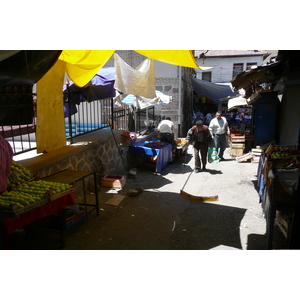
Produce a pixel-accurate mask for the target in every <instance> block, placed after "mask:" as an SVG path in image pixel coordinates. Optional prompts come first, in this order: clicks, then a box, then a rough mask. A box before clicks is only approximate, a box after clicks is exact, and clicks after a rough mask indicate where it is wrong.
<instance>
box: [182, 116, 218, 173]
mask: <svg viewBox="0 0 300 300" xmlns="http://www.w3.org/2000/svg"><path fill="white" fill-rule="evenodd" d="M186 140H187V141H188V142H189V143H192V145H193V147H194V158H195V169H194V172H195V173H198V172H200V171H201V161H202V170H203V171H204V170H206V163H207V151H208V146H209V144H210V142H211V141H212V136H211V134H210V131H209V130H208V126H206V125H203V121H201V120H199V121H197V122H196V124H195V126H193V127H192V128H191V129H189V131H188V133H187V136H186ZM199 151H200V154H201V161H200V156H199Z"/></svg>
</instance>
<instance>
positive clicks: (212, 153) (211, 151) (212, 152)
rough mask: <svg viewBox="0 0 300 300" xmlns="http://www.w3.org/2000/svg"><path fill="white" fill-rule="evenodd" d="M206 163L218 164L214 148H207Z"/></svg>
mask: <svg viewBox="0 0 300 300" xmlns="http://www.w3.org/2000/svg"><path fill="white" fill-rule="evenodd" d="M208 162H209V163H213V162H214V163H218V162H219V156H218V152H217V149H216V147H213V146H209V147H208Z"/></svg>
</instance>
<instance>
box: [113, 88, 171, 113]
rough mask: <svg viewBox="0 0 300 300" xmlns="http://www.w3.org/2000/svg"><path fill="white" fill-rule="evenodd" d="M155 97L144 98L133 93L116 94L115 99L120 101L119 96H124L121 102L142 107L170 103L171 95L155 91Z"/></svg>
mask: <svg viewBox="0 0 300 300" xmlns="http://www.w3.org/2000/svg"><path fill="white" fill-rule="evenodd" d="M155 93H156V97H155V98H145V97H140V96H135V95H118V96H117V97H116V98H115V99H116V100H117V101H121V100H120V98H121V97H125V98H124V99H123V100H122V101H121V102H122V103H124V104H127V105H133V106H135V107H137V108H140V109H144V108H147V107H149V106H152V105H162V104H170V103H172V96H168V95H165V94H163V93H162V92H160V91H155Z"/></svg>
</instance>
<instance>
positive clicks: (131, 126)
mask: <svg viewBox="0 0 300 300" xmlns="http://www.w3.org/2000/svg"><path fill="white" fill-rule="evenodd" d="M1 92H2V93H1ZM22 92H25V93H26V97H25V98H26V100H22V99H23V98H24V97H23V96H22V97H17V100H16V97H15V96H14V97H8V96H7V91H5V93H4V91H0V97H1V99H0V100H1V101H0V134H1V135H2V136H3V137H4V138H5V139H7V140H8V141H9V143H10V144H11V146H12V148H13V152H14V155H17V154H21V153H24V152H27V151H31V150H35V149H36V135H35V130H36V114H35V99H34V98H35V95H34V94H32V93H28V91H22ZM14 93H15V91H14ZM25 98H24V99H25ZM3 99H4V100H5V101H4V100H3ZM29 100H30V101H29ZM64 114H65V132H66V138H67V140H69V141H70V143H73V138H74V137H76V136H80V135H83V134H87V133H89V132H92V131H95V130H99V129H102V128H108V127H110V128H112V129H118V130H129V131H133V132H137V133H141V132H142V131H143V130H145V129H146V128H147V122H145V120H154V121H155V125H157V124H158V122H159V117H157V116H155V108H154V106H151V107H149V108H145V109H136V108H134V107H133V106H131V105H127V104H123V103H118V102H116V101H115V100H114V99H112V98H109V99H105V100H98V101H93V102H87V101H85V100H83V99H82V98H81V97H78V98H77V99H75V100H74V99H73V100H72V101H68V99H66V100H65V101H64Z"/></svg>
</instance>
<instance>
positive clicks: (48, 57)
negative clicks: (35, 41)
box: [0, 50, 61, 86]
mask: <svg viewBox="0 0 300 300" xmlns="http://www.w3.org/2000/svg"><path fill="white" fill-rule="evenodd" d="M60 54H61V50H21V51H13V50H11V51H9V50H6V51H4V52H3V50H0V59H1V61H0V85H2V86H4V85H33V84H35V83H36V82H38V81H39V80H40V79H41V78H42V77H43V76H44V74H46V73H47V72H48V71H49V70H50V69H51V67H52V66H53V65H54V64H55V62H56V61H57V59H58V57H59V56H60Z"/></svg>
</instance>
